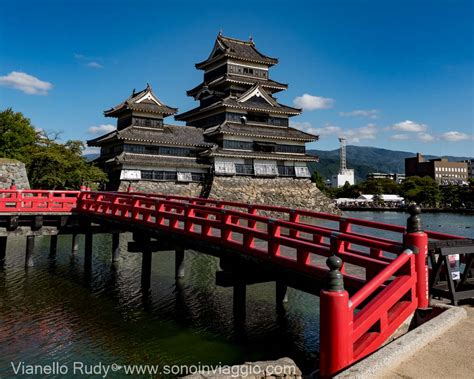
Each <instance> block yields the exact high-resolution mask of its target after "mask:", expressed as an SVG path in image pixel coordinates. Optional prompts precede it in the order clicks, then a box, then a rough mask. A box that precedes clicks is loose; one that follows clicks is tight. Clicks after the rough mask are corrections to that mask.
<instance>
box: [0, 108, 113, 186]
mask: <svg viewBox="0 0 474 379" xmlns="http://www.w3.org/2000/svg"><path fill="white" fill-rule="evenodd" d="M83 150H84V145H83V143H82V142H81V141H67V142H66V143H64V144H62V143H58V142H57V141H55V138H49V137H48V136H47V135H46V134H45V133H38V132H37V131H36V130H35V129H34V128H33V126H32V125H31V122H30V120H29V119H27V118H25V117H24V116H23V115H22V114H21V113H15V112H13V111H12V110H11V109H7V110H5V111H3V112H0V157H5V158H13V159H18V160H20V161H22V162H24V163H25V164H26V169H27V172H28V178H29V180H30V185H31V187H32V188H41V189H60V188H69V189H78V188H79V186H80V185H81V183H82V182H86V183H90V184H91V185H92V186H93V187H94V186H97V184H98V183H100V182H105V181H106V180H107V176H106V174H105V173H104V172H103V171H102V170H101V169H99V168H98V167H96V166H93V165H91V164H90V163H88V162H87V161H86V159H85V158H84V157H83V156H82V151H83Z"/></svg>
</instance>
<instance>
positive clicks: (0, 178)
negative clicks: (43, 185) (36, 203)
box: [0, 158, 30, 189]
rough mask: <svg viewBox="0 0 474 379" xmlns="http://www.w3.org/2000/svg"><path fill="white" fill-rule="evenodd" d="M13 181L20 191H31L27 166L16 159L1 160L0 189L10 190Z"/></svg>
mask: <svg viewBox="0 0 474 379" xmlns="http://www.w3.org/2000/svg"><path fill="white" fill-rule="evenodd" d="M12 180H14V181H15V185H16V187H17V188H18V189H30V182H29V181H28V176H27V175H26V169H25V164H24V163H22V162H20V161H17V160H14V159H5V158H0V188H10V185H11V184H12Z"/></svg>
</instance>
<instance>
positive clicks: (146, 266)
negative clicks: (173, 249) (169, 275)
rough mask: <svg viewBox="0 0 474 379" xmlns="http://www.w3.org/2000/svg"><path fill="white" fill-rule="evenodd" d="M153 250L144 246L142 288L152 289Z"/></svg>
mask: <svg viewBox="0 0 474 379" xmlns="http://www.w3.org/2000/svg"><path fill="white" fill-rule="evenodd" d="M151 258H152V252H151V250H150V249H148V248H144V249H143V252H142V282H141V284H142V289H143V290H148V289H150V284H151V261H152V259H151Z"/></svg>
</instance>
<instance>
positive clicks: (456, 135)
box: [441, 130, 473, 142]
mask: <svg viewBox="0 0 474 379" xmlns="http://www.w3.org/2000/svg"><path fill="white" fill-rule="evenodd" d="M441 139H442V140H444V141H448V142H459V141H467V140H470V139H473V136H470V135H469V134H466V133H463V132H457V131H454V130H453V131H450V132H446V133H443V134H442V135H441Z"/></svg>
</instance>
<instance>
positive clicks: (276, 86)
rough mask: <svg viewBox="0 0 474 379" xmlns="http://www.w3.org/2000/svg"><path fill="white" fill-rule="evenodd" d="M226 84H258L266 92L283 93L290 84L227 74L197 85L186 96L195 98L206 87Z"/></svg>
mask: <svg viewBox="0 0 474 379" xmlns="http://www.w3.org/2000/svg"><path fill="white" fill-rule="evenodd" d="M224 83H235V84H243V85H249V86H254V85H255V84H257V85H259V86H261V87H263V88H265V89H266V90H272V92H276V91H275V90H277V91H282V90H285V89H287V88H288V84H284V83H279V82H277V81H275V80H271V79H258V78H251V77H246V76H242V75H234V74H229V73H227V74H224V75H222V76H219V77H218V78H216V79H213V80H212V81H210V82H204V83H201V84H199V85H197V86H196V87H194V88H193V89H190V90H189V91H186V94H187V95H188V96H195V95H196V94H197V93H199V91H201V90H202V89H203V87H205V86H207V87H209V88H215V87H217V86H219V85H221V84H224Z"/></svg>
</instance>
